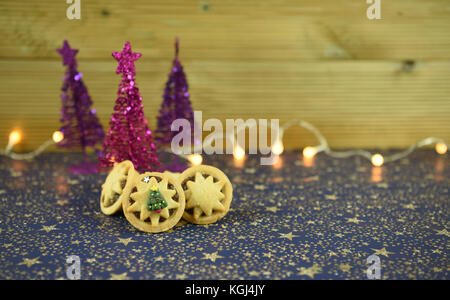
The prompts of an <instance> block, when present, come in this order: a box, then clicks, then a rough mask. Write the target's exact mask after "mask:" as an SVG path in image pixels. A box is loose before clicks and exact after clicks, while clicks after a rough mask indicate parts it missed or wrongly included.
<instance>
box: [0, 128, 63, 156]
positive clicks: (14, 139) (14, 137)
mask: <svg viewBox="0 0 450 300" xmlns="http://www.w3.org/2000/svg"><path fill="white" fill-rule="evenodd" d="M63 139H64V134H63V133H62V132H61V131H55V132H53V135H52V138H51V139H49V140H47V141H45V142H44V143H43V144H42V145H40V146H39V147H38V148H37V149H36V150H34V151H31V152H28V153H15V152H12V148H13V147H14V146H15V145H17V144H18V143H20V141H21V140H22V133H21V132H20V131H19V130H13V131H12V132H11V133H10V134H9V139H8V145H6V147H5V149H4V150H0V154H1V155H5V156H8V157H10V158H12V159H14V160H30V159H33V158H35V157H36V156H38V155H39V154H41V153H42V152H43V151H44V150H45V149H47V148H48V147H49V146H51V145H55V144H57V143H59V142H61V141H62V140H63Z"/></svg>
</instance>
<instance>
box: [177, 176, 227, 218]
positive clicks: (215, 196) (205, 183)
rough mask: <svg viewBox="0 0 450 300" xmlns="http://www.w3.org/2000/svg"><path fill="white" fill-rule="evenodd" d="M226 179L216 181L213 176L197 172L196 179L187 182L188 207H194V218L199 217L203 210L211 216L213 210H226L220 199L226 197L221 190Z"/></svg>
mask: <svg viewBox="0 0 450 300" xmlns="http://www.w3.org/2000/svg"><path fill="white" fill-rule="evenodd" d="M224 184H225V181H223V180H220V181H218V182H214V180H213V177H212V176H209V177H208V178H206V179H205V178H204V177H203V175H202V174H201V173H200V172H197V173H196V174H195V181H188V182H187V190H186V199H188V200H187V203H186V209H190V208H193V209H194V219H198V218H199V217H200V216H201V215H202V212H203V213H205V214H206V215H207V216H211V215H212V212H213V210H218V211H225V207H224V206H223V204H222V203H221V202H220V200H222V199H224V198H225V195H224V194H223V193H222V192H221V190H222V188H223V186H224Z"/></svg>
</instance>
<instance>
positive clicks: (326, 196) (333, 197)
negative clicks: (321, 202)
mask: <svg viewBox="0 0 450 300" xmlns="http://www.w3.org/2000/svg"><path fill="white" fill-rule="evenodd" d="M325 199H327V200H337V196H336V195H325Z"/></svg>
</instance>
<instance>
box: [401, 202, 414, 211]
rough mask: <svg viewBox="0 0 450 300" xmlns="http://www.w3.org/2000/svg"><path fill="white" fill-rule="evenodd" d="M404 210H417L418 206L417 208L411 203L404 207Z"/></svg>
mask: <svg viewBox="0 0 450 300" xmlns="http://www.w3.org/2000/svg"><path fill="white" fill-rule="evenodd" d="M403 208H406V209H411V210H415V209H416V208H417V206H415V205H414V204H413V203H410V204H406V205H403Z"/></svg>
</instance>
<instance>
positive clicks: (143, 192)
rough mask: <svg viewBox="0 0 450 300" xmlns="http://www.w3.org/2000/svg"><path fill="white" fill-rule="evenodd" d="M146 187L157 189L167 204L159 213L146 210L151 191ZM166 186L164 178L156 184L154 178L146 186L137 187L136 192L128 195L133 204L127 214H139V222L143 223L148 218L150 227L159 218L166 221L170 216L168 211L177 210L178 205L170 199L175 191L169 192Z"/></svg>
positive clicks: (155, 223)
mask: <svg viewBox="0 0 450 300" xmlns="http://www.w3.org/2000/svg"><path fill="white" fill-rule="evenodd" d="M148 186H150V187H151V188H157V189H158V191H159V192H160V193H161V195H162V196H163V197H164V200H166V202H167V207H165V208H163V209H162V210H161V211H160V212H159V213H158V212H156V211H154V210H148V209H147V201H148V197H149V195H150V191H151V189H149V188H148ZM167 186H168V180H167V178H164V179H163V180H161V181H160V182H158V181H157V180H156V178H155V177H152V178H150V181H149V182H148V184H145V185H139V186H138V191H137V192H136V193H133V194H131V195H130V197H131V199H133V200H134V201H135V202H134V203H133V204H132V205H131V206H130V207H128V212H140V220H141V221H145V220H147V219H148V218H150V221H151V223H152V225H158V224H159V219H160V217H161V216H162V217H163V218H166V219H168V218H169V216H170V215H169V209H173V208H178V207H179V206H180V204H179V203H178V202H176V201H174V200H173V199H172V197H173V196H174V195H175V194H176V191H175V190H169V189H168V187H167Z"/></svg>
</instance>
